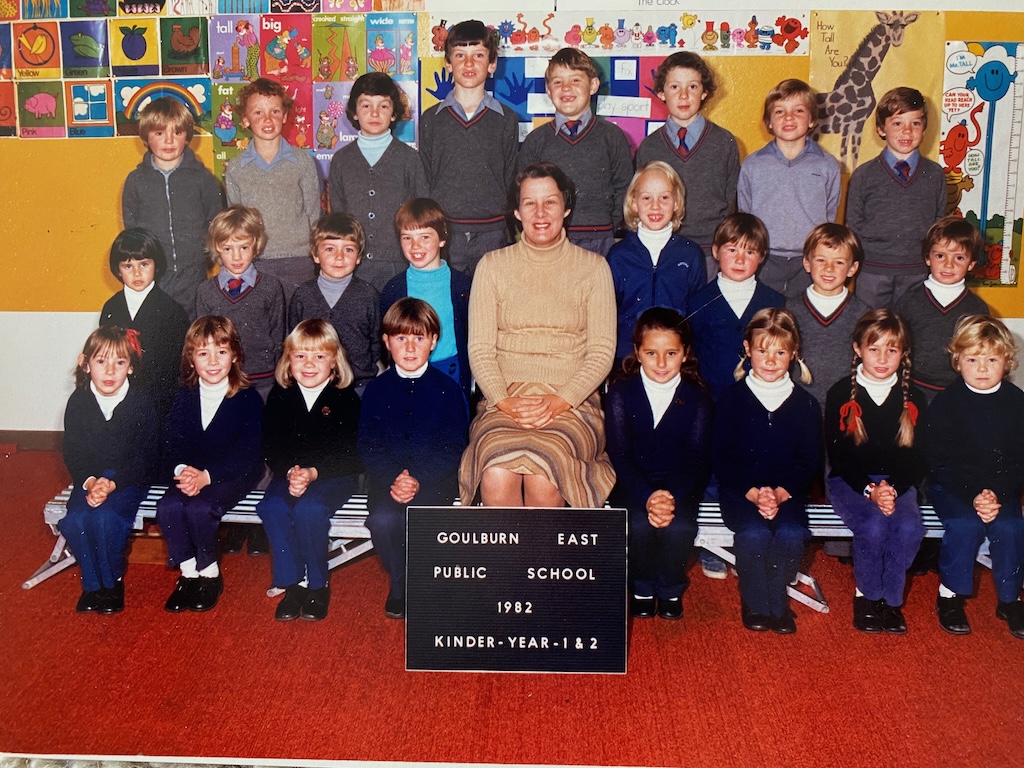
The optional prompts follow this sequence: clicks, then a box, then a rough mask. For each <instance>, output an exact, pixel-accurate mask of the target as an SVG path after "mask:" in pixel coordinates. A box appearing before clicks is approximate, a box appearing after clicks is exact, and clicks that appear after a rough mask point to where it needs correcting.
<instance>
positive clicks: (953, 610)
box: [935, 595, 971, 635]
mask: <svg viewBox="0 0 1024 768" xmlns="http://www.w3.org/2000/svg"><path fill="white" fill-rule="evenodd" d="M935 610H936V612H938V614H939V626H940V627H942V628H943V629H944V630H946V631H947V632H949V634H951V635H969V634H971V625H970V624H969V623H968V621H967V612H966V611H964V596H963V595H954V596H953V597H941V596H940V597H938V598H937V599H936V601H935Z"/></svg>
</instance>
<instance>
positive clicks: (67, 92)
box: [64, 80, 114, 138]
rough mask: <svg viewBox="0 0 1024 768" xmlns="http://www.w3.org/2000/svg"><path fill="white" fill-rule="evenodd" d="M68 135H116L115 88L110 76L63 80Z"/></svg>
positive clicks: (77, 136) (76, 136)
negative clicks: (93, 78)
mask: <svg viewBox="0 0 1024 768" xmlns="http://www.w3.org/2000/svg"><path fill="white" fill-rule="evenodd" d="M64 103H65V104H66V105H67V124H68V136H69V137H71V138H79V137H95V136H113V135H114V92H113V83H112V82H111V81H110V80H80V81H79V80H69V81H67V82H65V83H64Z"/></svg>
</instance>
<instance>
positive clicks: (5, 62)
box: [0, 24, 14, 80]
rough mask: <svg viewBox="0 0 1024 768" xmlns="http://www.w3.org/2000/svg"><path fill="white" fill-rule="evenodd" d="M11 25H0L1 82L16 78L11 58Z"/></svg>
mask: <svg viewBox="0 0 1024 768" xmlns="http://www.w3.org/2000/svg"><path fill="white" fill-rule="evenodd" d="M12 39H13V38H12V37H11V25H10V24H0V80H10V79H11V78H12V77H14V59H13V58H12V57H11V40H12Z"/></svg>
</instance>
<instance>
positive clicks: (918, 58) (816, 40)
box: [809, 11, 946, 173]
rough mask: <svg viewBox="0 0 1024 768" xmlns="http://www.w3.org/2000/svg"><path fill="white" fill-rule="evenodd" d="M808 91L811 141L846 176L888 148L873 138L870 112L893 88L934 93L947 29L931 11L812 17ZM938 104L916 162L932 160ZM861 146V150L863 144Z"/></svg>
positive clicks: (833, 13)
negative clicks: (813, 106) (812, 105)
mask: <svg viewBox="0 0 1024 768" xmlns="http://www.w3.org/2000/svg"><path fill="white" fill-rule="evenodd" d="M810 32H811V36H810V40H809V42H810V49H811V78H810V82H811V86H812V87H813V88H814V89H815V90H816V91H817V92H818V110H819V112H818V114H819V117H818V125H817V126H816V128H815V135H816V136H817V137H818V140H819V143H820V144H821V146H822V148H823V149H824V150H825V151H826V152H831V153H832V154H833V155H835V156H836V157H837V158H838V159H839V162H840V164H841V165H842V168H843V172H844V173H853V170H854V168H856V167H857V165H858V163H859V162H861V161H862V160H869V159H870V158H872V157H874V156H875V155H877V154H878V153H879V152H881V151H882V147H883V146H885V142H883V141H882V140H881V139H880V138H879V137H878V134H877V132H876V131H875V122H874V120H875V114H874V113H875V104H876V103H877V101H878V98H879V97H880V96H881V95H882V94H883V93H885V92H886V91H888V90H889V89H890V88H896V87H897V86H910V87H912V88H917V90H919V91H921V92H922V93H924V94H931V93H936V94H937V93H939V92H940V88H941V83H942V78H941V75H940V70H939V66H940V64H941V59H942V53H941V52H942V43H943V42H944V38H945V34H946V32H945V21H944V19H943V17H942V14H941V13H938V12H935V11H874V12H873V11H814V12H813V13H812V14H811V21H810ZM939 106H940V105H939V104H935V103H932V104H930V105H929V108H930V111H931V117H932V120H931V122H930V123H929V127H928V130H927V131H926V132H925V136H924V141H923V142H922V144H921V148H920V149H921V154H923V155H925V156H926V157H933V158H934V157H936V156H937V154H936V153H937V143H938V138H937V137H938V124H939V120H938V118H939V117H940V115H939ZM862 142H863V143H862Z"/></svg>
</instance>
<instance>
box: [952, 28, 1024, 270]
mask: <svg viewBox="0 0 1024 768" xmlns="http://www.w3.org/2000/svg"><path fill="white" fill-rule="evenodd" d="M1022 64H1024V43H979V42H968V41H964V40H957V41H951V42H947V43H946V62H945V82H944V86H945V87H944V91H943V95H942V141H941V143H940V144H939V152H940V154H941V156H942V167H943V170H944V171H945V174H946V194H947V201H948V202H947V205H948V208H949V212H950V213H953V214H956V215H958V216H963V217H964V218H966V219H967V220H968V221H970V222H971V223H973V224H974V225H975V226H977V227H978V228H979V229H980V230H981V232H982V234H983V235H984V238H985V252H984V255H983V256H982V258H981V259H979V261H978V264H977V266H976V267H975V268H974V271H973V272H972V273H971V276H972V277H973V278H975V279H976V280H978V281H980V284H981V285H1016V284H1017V278H1018V271H1019V268H1020V248H1021V223H1022V220H1021V216H1022V210H1024V189H1022V185H1021V183H1020V174H1021V172H1022V170H1024V168H1022V159H1021V132H1022V122H1024V114H1022V110H1024V77H1022V76H1021V75H1020V69H1021V66H1022Z"/></svg>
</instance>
